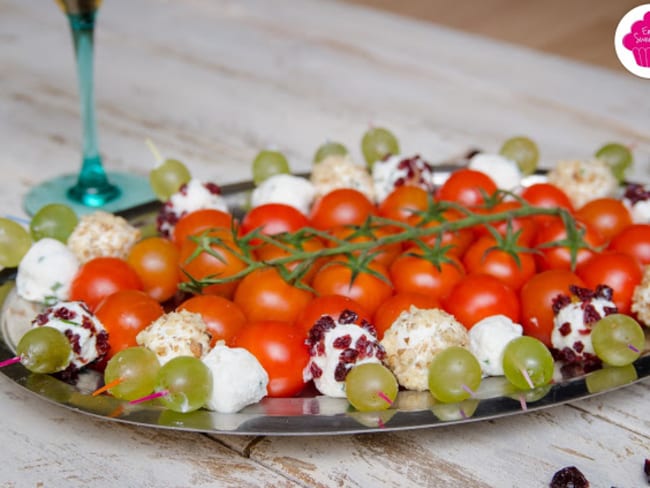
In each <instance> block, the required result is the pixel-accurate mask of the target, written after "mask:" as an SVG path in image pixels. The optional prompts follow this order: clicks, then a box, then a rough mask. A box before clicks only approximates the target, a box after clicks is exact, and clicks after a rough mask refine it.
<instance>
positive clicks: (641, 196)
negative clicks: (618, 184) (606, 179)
mask: <svg viewBox="0 0 650 488" xmlns="http://www.w3.org/2000/svg"><path fill="white" fill-rule="evenodd" d="M623 197H624V198H626V199H627V200H629V201H630V202H632V205H634V204H636V203H639V202H645V201H646V200H649V199H650V192H649V191H647V190H646V189H645V187H644V186H643V185H639V184H638V183H630V184H629V185H627V187H626V188H625V193H624V194H623Z"/></svg>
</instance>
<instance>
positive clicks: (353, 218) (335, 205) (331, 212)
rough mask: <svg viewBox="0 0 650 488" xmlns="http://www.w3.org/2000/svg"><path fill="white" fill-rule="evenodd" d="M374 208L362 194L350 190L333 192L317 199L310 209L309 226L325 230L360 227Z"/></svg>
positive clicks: (342, 189)
mask: <svg viewBox="0 0 650 488" xmlns="http://www.w3.org/2000/svg"><path fill="white" fill-rule="evenodd" d="M374 213H375V206H374V205H373V203H372V202H371V201H370V200H369V199H368V197H366V196H365V195H364V194H363V193H361V192H360V191H358V190H354V189H352V188H340V189H338V190H333V191H331V192H329V193H327V194H325V195H323V196H322V197H320V198H318V199H317V200H316V202H314V205H313V206H312V209H311V215H310V221H311V225H312V226H313V227H315V228H316V229H320V230H327V229H333V228H335V227H340V226H343V225H361V224H363V223H364V222H365V221H366V219H367V218H368V216H369V215H371V214H374Z"/></svg>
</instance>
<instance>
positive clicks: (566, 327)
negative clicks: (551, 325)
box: [558, 322, 571, 337]
mask: <svg viewBox="0 0 650 488" xmlns="http://www.w3.org/2000/svg"><path fill="white" fill-rule="evenodd" d="M558 332H559V333H560V334H562V336H563V337H566V336H568V335H569V334H570V333H571V323H570V322H564V323H563V324H562V325H561V326H560V328H559V329H558Z"/></svg>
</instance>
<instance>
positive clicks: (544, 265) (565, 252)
mask: <svg viewBox="0 0 650 488" xmlns="http://www.w3.org/2000/svg"><path fill="white" fill-rule="evenodd" d="M575 225H576V226H578V227H579V228H582V229H584V232H585V233H584V236H583V239H584V241H585V243H586V244H588V245H589V246H591V247H593V248H597V247H599V246H601V245H602V244H603V240H602V238H601V237H600V235H599V234H598V233H597V232H595V231H594V230H593V229H591V228H590V227H588V226H587V225H586V224H584V223H582V222H579V221H575ZM566 237H567V231H566V226H565V224H564V222H563V221H562V219H560V218H559V217H556V218H554V219H552V220H549V221H547V222H546V223H545V224H544V225H543V226H542V227H541V228H540V229H539V231H538V232H537V235H536V236H535V239H534V241H533V245H534V247H535V248H536V249H537V250H538V251H539V253H538V254H535V261H536V263H537V269H538V270H541V271H546V270H549V269H566V270H570V269H571V266H572V263H571V251H570V249H569V247H568V246H566V245H549V244H551V243H553V242H558V241H562V240H564V239H566ZM594 254H595V251H592V250H591V249H588V248H586V247H582V248H580V249H578V252H577V253H576V262H575V264H576V266H578V265H580V263H583V262H584V261H586V260H587V259H589V258H591V257H592V256H593V255H594Z"/></svg>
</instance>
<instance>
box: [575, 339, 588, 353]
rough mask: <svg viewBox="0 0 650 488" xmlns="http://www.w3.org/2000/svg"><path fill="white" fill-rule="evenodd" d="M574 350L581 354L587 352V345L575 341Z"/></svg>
mask: <svg viewBox="0 0 650 488" xmlns="http://www.w3.org/2000/svg"><path fill="white" fill-rule="evenodd" d="M573 350H574V351H575V352H577V353H578V354H580V353H581V352H582V351H584V350H585V345H584V344H583V342H582V341H575V342H574V343H573Z"/></svg>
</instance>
